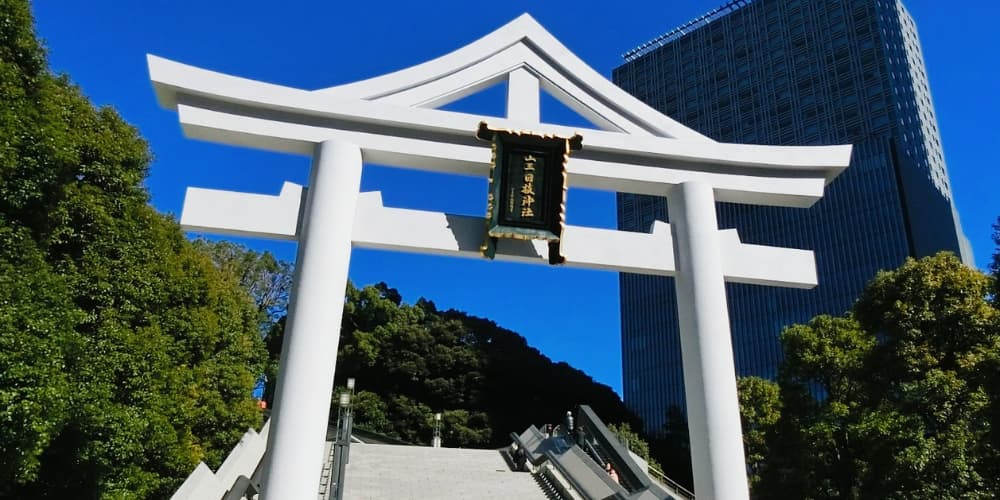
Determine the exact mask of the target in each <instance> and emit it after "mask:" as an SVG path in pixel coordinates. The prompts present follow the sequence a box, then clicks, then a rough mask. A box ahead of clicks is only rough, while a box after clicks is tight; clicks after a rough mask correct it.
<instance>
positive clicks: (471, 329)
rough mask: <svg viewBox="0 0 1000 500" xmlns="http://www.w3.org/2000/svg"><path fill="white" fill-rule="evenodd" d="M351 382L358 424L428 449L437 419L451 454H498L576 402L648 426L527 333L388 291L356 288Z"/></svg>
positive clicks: (340, 362)
mask: <svg viewBox="0 0 1000 500" xmlns="http://www.w3.org/2000/svg"><path fill="white" fill-rule="evenodd" d="M280 331H281V324H280V323H279V324H278V325H276V327H275V329H274V330H273V332H275V333H274V334H273V335H272V336H271V337H270V338H269V339H268V348H269V350H270V351H271V356H272V360H276V359H277V357H278V353H279V352H280V333H278V332H280ZM553 334H554V335H555V334H558V333H557V332H553ZM568 334H569V332H567V335H568ZM570 340H571V339H570V338H567V341H570ZM348 377H354V378H355V379H356V380H357V390H358V395H357V399H356V417H355V418H356V424H357V425H358V426H361V427H364V428H366V429H368V430H372V431H375V432H380V433H384V434H388V435H391V436H395V437H398V438H401V439H403V440H406V441H409V442H413V443H423V444H426V443H429V442H430V439H431V434H432V424H433V421H432V418H433V415H434V413H437V412H441V413H442V414H443V415H442V421H443V425H442V434H443V438H444V443H445V445H446V446H461V447H493V446H500V445H503V444H505V443H507V442H509V440H510V438H509V434H510V432H512V431H514V432H520V431H523V430H524V429H525V428H527V427H528V425H530V424H535V425H540V424H544V423H552V424H557V423H559V422H561V421H562V419H563V418H564V417H565V414H566V411H567V410H572V409H574V408H575V407H576V405H578V404H589V405H591V406H592V407H593V408H594V409H595V411H597V412H598V414H599V415H600V416H601V418H603V419H605V420H606V421H607V422H618V423H628V424H630V425H631V427H632V428H637V429H638V428H641V423H640V421H639V419H638V418H637V417H636V416H635V415H634V414H632V413H631V412H629V411H628V410H627V409H626V408H625V407H624V405H623V404H622V402H621V400H620V399H619V397H618V395H617V394H615V393H614V391H612V390H611V388H610V387H608V386H606V385H602V384H598V383H596V382H594V380H593V379H591V378H590V377H589V376H588V375H586V374H585V373H583V372H581V371H580V370H577V369H575V368H572V367H571V366H569V365H567V364H566V363H553V362H552V361H551V360H550V359H549V358H547V357H546V356H544V355H543V354H541V353H540V352H539V351H538V350H537V349H535V348H532V347H530V346H529V345H528V344H527V342H526V341H525V339H524V337H522V336H521V335H518V334H517V333H514V332H512V331H510V330H506V329H504V328H501V327H499V326H497V325H496V324H495V323H494V322H492V321H490V320H487V319H482V318H477V317H474V316H469V315H468V314H465V313H463V312H460V311H454V310H448V311H440V310H438V309H437V308H436V307H435V305H434V303H433V302H430V301H428V300H425V299H420V300H418V301H417V303H416V304H413V305H410V304H405V303H403V302H402V298H401V297H400V295H399V293H398V292H397V291H396V290H394V289H392V288H389V287H388V286H387V285H385V284H384V283H380V284H377V285H373V286H367V287H364V288H361V289H358V288H355V287H354V286H353V285H349V286H348V290H347V297H346V303H345V310H344V322H343V329H342V331H341V341H340V354H339V356H338V359H337V383H338V386H340V387H343V386H344V385H345V382H346V379H347V378H348ZM334 399H336V398H334ZM334 404H335V401H334ZM331 414H332V415H336V408H334V409H333V410H332V412H331Z"/></svg>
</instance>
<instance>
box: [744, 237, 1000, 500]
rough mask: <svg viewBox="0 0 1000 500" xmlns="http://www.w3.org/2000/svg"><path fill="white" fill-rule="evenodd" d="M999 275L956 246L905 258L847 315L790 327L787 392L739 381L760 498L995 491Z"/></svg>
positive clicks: (784, 372)
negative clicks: (995, 287) (994, 293)
mask: <svg viewBox="0 0 1000 500" xmlns="http://www.w3.org/2000/svg"><path fill="white" fill-rule="evenodd" d="M991 285H992V282H991V280H990V278H989V277H987V276H985V275H983V274H982V273H980V272H979V271H976V270H974V269H971V268H968V267H966V266H964V265H963V264H962V263H961V262H960V261H959V260H958V259H957V258H955V257H954V256H953V255H951V254H947V253H941V254H938V255H935V256H933V257H927V258H924V259H920V260H914V259H909V260H907V261H906V263H904V264H903V265H902V266H901V267H900V268H899V269H896V270H894V271H883V272H880V273H879V274H878V275H877V276H876V277H875V278H874V279H873V280H872V281H871V282H870V283H869V284H868V286H867V287H866V289H865V291H864V293H863V294H862V296H861V298H860V299H859V300H858V302H857V303H856V305H855V307H854V309H853V311H852V312H851V313H849V314H847V315H845V316H844V317H841V318H833V317H829V316H819V317H816V318H814V319H813V320H812V321H810V322H809V324H806V325H795V326H792V327H789V328H787V329H786V330H785V331H784V333H782V336H781V341H782V345H783V347H784V350H785V361H784V363H783V365H782V367H781V370H780V375H779V379H778V392H777V393H778V395H779V397H778V398H777V400H776V399H775V398H774V391H775V389H774V388H769V389H767V390H766V391H765V393H766V394H768V395H767V396H766V397H763V398H762V397H761V395H762V392H761V389H762V387H763V385H762V384H761V383H759V382H754V383H753V385H748V384H746V383H743V384H741V388H742V389H744V391H745V393H744V394H741V400H742V402H743V404H744V408H743V417H744V427H745V431H746V429H749V432H747V449H748V455H749V456H750V457H751V458H752V459H751V462H750V463H751V470H752V471H754V472H755V473H758V474H759V475H758V476H756V477H754V479H755V482H754V486H755V487H754V490H753V493H754V496H755V497H758V498H901V499H902V498H996V497H997V496H998V494H1000V469H998V465H997V464H998V463H1000V460H998V459H1000V457H998V453H997V452H998V449H1000V447H998V442H1000V441H998V438H997V432H996V431H995V429H998V427H997V426H998V425H1000V420H998V414H1000V395H998V392H1000V391H998V389H997V385H998V382H1000V311H998V310H997V309H996V308H995V307H994V306H993V305H992V304H991V303H990V301H989V297H990V286H991ZM754 385H755V386H756V388H754ZM775 414H778V415H779V416H777V418H775V416H774V415H775ZM764 416H766V418H763V417H764ZM757 431H762V434H760V433H757ZM762 436H763V439H761V437H762Z"/></svg>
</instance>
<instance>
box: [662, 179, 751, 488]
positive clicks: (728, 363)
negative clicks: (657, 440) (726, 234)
mask: <svg viewBox="0 0 1000 500" xmlns="http://www.w3.org/2000/svg"><path fill="white" fill-rule="evenodd" d="M667 203H668V204H669V205H668V210H669V211H670V215H671V220H674V221H676V222H675V223H674V224H673V230H674V254H675V255H676V256H677V276H676V280H675V283H676V286H677V316H678V322H679V324H680V333H681V355H682V358H681V361H682V363H683V365H684V384H685V392H686V398H687V416H688V429H689V430H690V433H691V464H692V466H693V469H694V491H695V492H697V495H698V498H699V499H709V498H711V499H716V498H717V499H730V498H733V499H738V498H749V497H750V492H749V490H748V488H747V480H746V473H745V471H746V460H745V458H744V455H743V435H742V429H741V426H740V408H739V400H738V399H737V393H736V368H735V366H734V362H733V344H732V340H731V337H730V331H729V309H728V308H727V306H726V288H725V280H724V279H723V263H722V262H723V254H722V252H721V251H720V248H721V242H720V241H719V231H718V223H717V222H716V215H715V199H714V198H713V197H712V188H711V186H709V185H708V184H701V183H694V182H691V183H685V184H681V185H680V186H678V187H676V188H674V190H673V191H671V192H670V193H669V194H668V195H667Z"/></svg>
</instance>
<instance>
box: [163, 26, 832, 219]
mask: <svg viewBox="0 0 1000 500" xmlns="http://www.w3.org/2000/svg"><path fill="white" fill-rule="evenodd" d="M148 61H149V68H150V77H151V79H152V81H153V84H154V87H155V89H156V93H157V97H158V99H159V101H160V103H161V105H163V106H164V107H167V108H175V109H177V111H178V113H179V115H180V121H181V123H182V125H183V126H184V131H185V133H186V134H187V135H188V136H190V137H194V138H200V139H205V140H211V141H215V142H222V143H228V144H235V145H243V146H250V147H257V148H262V149H268V150H276V151H285V152H295V153H302V154H311V153H312V151H313V148H314V147H315V144H317V143H319V142H322V141H324V140H328V139H332V138H341V139H344V140H347V141H350V142H352V143H355V144H357V145H359V146H360V147H361V149H362V151H363V153H364V157H365V161H369V162H374V163H382V164H389V165H398V166H404V167H414V168H421V169H427V170H434V171H440V172H450V173H464V174H475V175H484V176H485V175H487V172H488V168H489V163H490V151H489V147H488V145H487V144H485V143H482V142H478V141H476V140H475V131H476V129H477V127H478V124H479V122H480V121H483V120H487V121H488V122H489V123H490V125H491V127H494V128H508V129H515V130H531V131H534V132H543V133H555V134H559V135H572V134H573V133H575V132H579V133H581V134H582V136H583V144H584V148H583V150H581V151H579V152H578V153H575V154H574V155H573V157H572V158H571V159H570V161H569V164H568V165H567V169H568V173H569V182H570V185H571V186H579V187H587V188H593V189H603V190H611V191H618V192H631V193H639V194H652V195H664V194H666V193H667V192H668V191H669V190H670V188H671V187H672V186H673V185H676V184H679V183H681V182H687V181H693V180H698V181H702V182H707V183H709V184H710V185H712V186H713V188H714V190H715V196H716V199H717V200H719V201H731V202H739V203H752V204H764V205H780V206H798V207H805V206H810V205H811V204H812V203H814V202H815V201H816V200H818V199H819V198H820V197H821V196H822V194H823V188H824V186H825V184H826V183H827V182H829V181H830V180H832V179H833V178H834V177H836V176H837V175H838V174H839V173H840V172H841V171H842V170H843V169H844V168H846V167H847V165H848V164H849V161H850V153H851V147H850V146H762V145H745V144H727V143H718V142H714V141H712V140H711V139H709V138H707V137H705V136H703V135H701V134H699V133H697V132H695V131H694V130H691V129H689V128H687V127H685V126H683V125H681V124H680V123H678V122H676V121H674V120H673V119H671V118H669V117H667V116H666V115H663V114H661V113H659V112H658V111H656V110H655V109H653V108H651V107H649V106H647V105H646V104H644V103H642V102H641V101H639V100H638V99H636V98H634V97H632V96H631V95H629V94H628V93H626V92H624V91H623V90H621V89H620V88H618V87H617V86H616V85H614V84H613V83H611V82H610V81H608V80H607V79H605V78H604V77H602V76H601V75H600V74H599V73H598V72H596V71H594V70H593V69H592V68H590V67H589V66H587V65H586V64H585V63H584V62H583V61H582V60H580V59H579V58H577V57H576V56H575V55H573V53H572V52H570V51H569V49H567V48H566V47H565V46H564V45H562V44H561V43H560V42H559V41H558V40H556V39H555V37H553V36H552V35H551V34H550V33H548V32H547V31H546V30H545V29H544V28H542V27H541V25H539V24H538V23H537V22H536V21H535V20H534V19H533V18H531V16H529V15H527V14H524V15H522V16H520V17H518V18H517V19H515V20H514V21H512V22H510V23H508V24H507V25H505V26H503V27H501V28H499V29H497V30H496V31H494V32H492V33H490V34H488V35H486V36H485V37H483V38H481V39H479V40H477V41H475V42H472V43H470V44H469V45H466V46H465V47H462V48H460V49H458V50H456V51H454V52H451V53H449V54H447V55H444V56H441V57H439V58H437V59H433V60H430V61H428V62H425V63H422V64H418V65H416V66H412V67H410V68H406V69H403V70H400V71H396V72H394V73H390V74H386V75H383V76H379V77H375V78H371V79H367V80H363V81H359V82H355V83H349V84H345V85H340V86H336V87H331V88H326V89H320V90H314V91H307V90H301V89H294V88H290V87H284V86H279V85H273V84H268V83H264V82H258V81H253V80H248V79H243V78H239V77H235V76H230V75H225V74H221V73H216V72H212V71H208V70H204V69H200V68H196V67H192V66H187V65H184V64H181V63H177V62H173V61H169V60H166V59H162V58H159V57H156V56H152V55H150V56H148ZM505 79H506V80H507V81H508V82H509V84H510V85H509V89H508V117H507V118H498V117H484V116H479V115H473V114H467V113H457V112H452V111H444V110H440V109H434V108H436V107H438V106H443V105H445V104H447V103H449V102H452V101H454V100H457V99H460V98H462V97H464V96H467V95H469V94H472V93H475V92H477V91H479V90H481V89H484V88H486V87H489V86H491V85H493V84H495V83H498V82H500V81H503V80H505ZM539 90H545V91H547V92H549V93H550V94H552V95H553V96H554V97H556V98H557V99H559V100H560V101H561V102H563V103H564V104H566V105H567V106H569V107H570V108H572V109H574V110H575V111H577V112H578V113H579V114H581V115H582V116H584V117H586V118H587V119H589V120H590V121H591V122H593V123H594V124H595V125H596V126H597V127H599V128H600V130H598V129H593V130H590V129H586V130H579V129H574V128H569V127H563V126H557V125H550V124H542V123H539V121H538V99H539V98H538V91H539Z"/></svg>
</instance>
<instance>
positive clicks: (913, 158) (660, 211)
mask: <svg viewBox="0 0 1000 500" xmlns="http://www.w3.org/2000/svg"><path fill="white" fill-rule="evenodd" d="M625 59H626V62H625V64H623V65H622V66H621V67H619V68H617V69H615V71H614V81H615V82H616V83H617V84H618V85H620V86H621V87H622V88H624V89H625V90H627V91H629V92H631V93H632V94H634V95H635V96H637V97H639V98H640V99H642V100H643V101H645V102H646V103H648V104H650V105H651V106H653V107H655V108H656V109H658V110H660V111H661V112H663V113H665V114H667V115H669V116H671V117H673V118H674V119H677V120H679V121H680V122H682V123H684V124H685V125H687V126H689V127H692V128H694V129H696V130H698V131H699V132H702V133H703V134H705V135H708V136H709V137H712V138H714V139H715V140H718V141H722V142H738V143H753V144H781V145H817V144H845V143H850V144H853V145H854V154H853V157H852V161H851V166H850V168H848V169H847V171H846V172H845V173H843V174H842V175H841V176H840V177H838V178H837V179H836V180H835V181H834V182H833V183H831V184H830V185H829V186H828V187H827V194H826V195H825V196H824V197H823V198H822V200H820V201H819V202H818V203H816V205H814V206H813V207H812V208H809V209H791V208H775V207H760V206H747V205H736V204H724V203H723V204H719V211H718V212H719V226H720V227H721V228H736V229H737V230H738V231H739V235H740V238H741V239H742V240H743V241H744V242H747V243H755V244H762V245H774V246H779V247H792V248H803V249H810V250H813V251H815V256H816V266H817V271H818V277H819V286H818V287H816V288H815V289H812V290H792V289H780V288H774V287H763V286H753V285H738V284H727V293H728V298H729V308H730V320H731V325H732V333H733V347H734V351H735V356H736V369H737V372H738V373H739V374H740V375H759V376H764V377H769V378H771V377H774V376H776V374H777V369H778V366H779V364H780V362H781V346H780V344H779V342H778V334H779V333H780V332H781V330H782V328H784V327H785V326H786V325H789V324H792V323H801V322H805V321H808V320H809V319H810V318H811V317H813V316H814V315H816V314H820V313H831V314H841V313H843V312H844V311H846V310H848V309H849V308H850V307H851V305H852V303H853V302H854V300H855V299H856V298H857V297H858V295H859V293H860V292H861V290H862V288H863V287H864V285H865V283H866V282H867V281H868V280H869V279H871V278H872V276H874V275H875V273H876V272H877V271H878V270H880V269H892V268H895V267H897V266H899V265H900V264H902V262H903V260H904V259H906V257H908V256H917V257H920V256H926V255H931V254H934V253H936V252H937V251H939V250H950V251H953V252H955V253H956V254H959V255H961V257H962V259H963V260H964V261H965V262H966V263H968V264H970V265H971V264H972V255H971V250H970V246H969V243H968V241H967V240H966V238H965V236H964V234H963V233H962V230H961V226H960V224H959V221H958V216H957V214H956V212H955V208H954V203H953V202H952V195H951V189H950V186H949V181H948V173H947V170H946V168H945V162H944V156H943V154H942V149H941V141H940V136H939V133H938V129H937V121H936V119H935V116H934V107H933V105H932V103H931V95H930V89H929V88H928V84H927V75H926V73H925V70H924V61H923V56H922V55H921V49H920V43H919V41H918V39H917V30H916V26H915V25H914V23H913V19H912V18H911V17H910V15H909V13H908V12H907V11H906V9H905V7H904V6H903V5H902V3H900V2H899V1H897V0H756V1H749V0H739V1H734V2H730V3H728V4H726V5H724V6H723V7H720V8H718V9H716V10H714V11H712V12H710V13H708V14H706V15H705V16H702V17H701V18H698V19H696V20H693V21H691V22H689V23H687V24H685V25H684V26H681V27H679V28H677V29H674V30H673V31H671V32H669V33H667V34H665V35H663V36H660V37H658V38H656V39H654V40H652V41H650V42H648V43H646V44H644V45H643V46H641V47H639V48H637V49H635V50H633V51H631V52H629V53H627V54H626V55H625ZM654 219H660V220H667V219H668V214H667V208H666V200H665V199H662V198H656V197H650V196H640V195H632V194H620V195H619V196H618V226H619V228H620V229H623V230H631V231H647V230H648V229H649V227H650V225H651V224H652V222H653V220H654ZM620 279H621V308H622V311H621V314H622V316H621V318H622V357H623V360H622V361H623V363H622V364H623V371H624V374H623V375H624V376H623V382H624V392H625V394H624V395H625V402H626V403H627V404H628V405H629V406H630V407H631V408H632V409H633V410H634V411H636V412H637V413H638V414H639V415H641V416H642V417H643V419H644V420H645V421H646V424H647V430H650V431H657V430H658V429H660V428H661V427H662V425H663V422H664V413H665V410H666V409H667V408H668V407H669V406H671V405H678V406H681V407H682V408H683V407H684V383H683V375H682V369H681V354H680V352H681V350H680V345H679V343H680V338H679V335H678V326H677V310H676V301H675V296H674V285H673V281H672V279H668V278H659V277H652V276H637V275H630V274H622V275H621V278H620Z"/></svg>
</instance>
